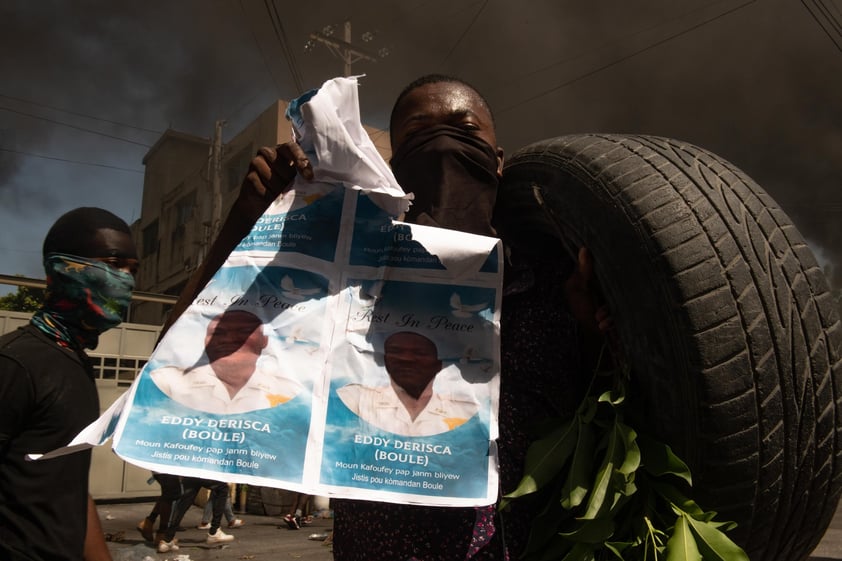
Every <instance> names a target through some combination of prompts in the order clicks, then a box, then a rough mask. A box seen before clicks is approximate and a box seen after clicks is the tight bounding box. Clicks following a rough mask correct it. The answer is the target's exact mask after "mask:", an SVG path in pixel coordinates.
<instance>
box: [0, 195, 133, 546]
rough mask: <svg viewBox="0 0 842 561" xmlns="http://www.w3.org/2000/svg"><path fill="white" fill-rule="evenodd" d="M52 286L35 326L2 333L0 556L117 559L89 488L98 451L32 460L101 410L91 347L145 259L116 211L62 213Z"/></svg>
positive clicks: (50, 268) (49, 241) (115, 320)
mask: <svg viewBox="0 0 842 561" xmlns="http://www.w3.org/2000/svg"><path fill="white" fill-rule="evenodd" d="M43 259H44V269H45V272H46V277H47V291H46V294H45V297H44V302H43V304H42V306H41V308H40V309H39V310H38V311H37V312H35V314H34V315H33V316H32V319H31V321H30V322H29V324H28V325H26V326H24V327H21V328H19V329H18V330H16V331H13V332H11V333H8V334H6V335H4V336H3V337H2V338H0V403H2V404H3V406H2V407H0V559H3V560H5V561H18V560H30V561H46V560H51V561H61V560H67V561H76V560H79V559H85V560H86V561H94V560H96V561H103V560H106V561H107V560H110V559H111V555H110V553H109V551H108V547H107V545H106V543H105V539H104V536H103V532H102V527H101V525H100V521H99V515H98V514H97V511H96V506H95V504H94V502H93V499H92V498H91V496H90V494H89V493H88V471H89V469H90V462H91V451H90V450H86V451H81V452H76V453H73V454H68V455H65V456H60V457H57V458H52V459H48V460H39V461H27V460H26V459H25V456H26V454H30V453H44V452H49V451H51V450H54V449H56V448H59V447H62V446H65V445H66V444H67V443H68V442H70V441H71V440H72V439H73V438H74V437H75V436H76V435H77V434H78V433H79V432H80V431H82V429H84V428H85V427H86V426H88V425H89V424H90V423H91V422H93V421H95V420H96V419H97V417H98V416H99V414H100V408H99V397H98V394H97V389H96V382H95V375H94V371H93V368H92V366H91V363H90V360H89V359H88V356H87V354H86V353H85V349H93V348H95V347H96V346H97V343H98V340H99V336H100V334H102V333H103V332H105V331H107V330H108V329H111V328H112V327H115V326H116V325H118V324H119V323H120V322H121V321H122V320H123V316H124V314H125V311H126V309H127V308H128V306H129V303H130V302H131V297H132V289H133V288H134V274H135V273H136V272H137V267H138V259H137V251H136V249H135V245H134V243H133V242H132V237H131V231H130V230H129V227H128V225H127V224H126V223H125V222H124V221H123V220H122V219H120V218H119V217H117V216H116V215H114V214H113V213H111V212H108V211H107V210H104V209H101V208H95V207H81V208H77V209H74V210H71V211H69V212H67V213H66V214H64V215H62V216H61V217H60V218H59V219H58V220H56V222H55V223H54V224H53V226H52V227H51V228H50V230H49V232H48V233H47V235H46V237H45V239H44V244H43Z"/></svg>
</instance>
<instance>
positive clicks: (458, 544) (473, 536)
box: [163, 75, 611, 561]
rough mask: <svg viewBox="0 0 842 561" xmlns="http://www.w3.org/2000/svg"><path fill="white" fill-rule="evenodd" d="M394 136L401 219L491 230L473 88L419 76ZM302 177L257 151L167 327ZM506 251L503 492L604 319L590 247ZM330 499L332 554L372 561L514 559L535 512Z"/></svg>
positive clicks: (570, 396) (519, 507) (284, 159)
mask: <svg viewBox="0 0 842 561" xmlns="http://www.w3.org/2000/svg"><path fill="white" fill-rule="evenodd" d="M391 140H392V147H393V150H394V152H393V158H392V161H391V164H392V169H393V171H394V172H395V176H396V177H397V179H398V181H399V183H400V184H401V186H402V187H403V188H404V190H405V191H407V192H413V193H414V194H415V202H414V204H413V206H412V207H411V208H410V210H409V211H408V213H407V214H406V216H405V220H406V221H407V222H411V223H416V224H424V225H430V226H438V227H442V228H450V229H455V230H460V231H463V232H469V233H474V234H481V235H492V236H493V235H495V228H494V224H493V219H494V215H495V213H497V212H505V209H496V208H495V200H496V194H497V186H498V182H499V180H500V177H501V174H502V169H503V150H502V148H500V147H499V146H497V138H496V133H495V127H494V119H493V117H492V114H491V110H490V108H489V105H488V103H487V102H486V100H485V99H484V98H483V97H482V95H480V94H479V93H478V92H477V90H476V89H475V88H473V87H472V86H470V85H469V84H467V83H465V82H464V81H462V80H459V79H457V78H453V77H448V76H442V75H429V76H424V77H422V78H419V79H418V80H416V81H414V82H413V83H412V84H410V85H409V86H407V87H406V88H405V89H404V91H403V92H402V93H401V94H400V96H399V97H398V99H397V102H396V103H395V106H394V109H393V111H392V116H391ZM297 173H300V174H302V175H303V176H304V177H305V178H307V179H309V178H312V167H311V166H310V162H309V160H308V159H307V157H306V155H305V154H304V152H303V151H302V150H301V148H300V147H299V146H298V145H297V144H295V143H287V144H283V145H279V146H278V147H276V148H272V147H263V148H260V149H259V151H258V154H257V156H256V157H255V158H254V159H253V160H252V162H251V165H250V167H249V171H248V173H247V175H246V177H245V179H244V180H243V183H242V187H241V190H240V194H239V196H238V198H237V200H236V201H235V203H234V206H233V207H232V210H231V211H230V213H229V215H228V217H227V219H226V221H225V223H224V224H223V226H222V229H221V231H220V235H219V236H218V237H217V239H216V240H215V241H214V243H213V245H212V247H211V249H210V250H209V252H208V254H207V257H206V259H205V262H204V263H203V265H202V267H200V268H199V269H198V271H197V272H196V273H195V274H194V276H193V277H192V278H191V279H190V280H189V281H188V284H187V286H186V287H185V289H184V291H183V292H182V293H181V295H180V297H179V301H178V302H177V303H176V305H175V306H174V309H173V311H172V312H171V314H170V316H169V319H168V322H167V324H166V325H165V326H164V329H163V331H164V332H166V330H167V329H168V328H169V326H171V325H172V323H173V322H174V321H175V320H176V319H177V318H178V316H179V315H180V314H181V313H182V312H183V311H184V310H185V309H186V308H187V306H188V305H189V303H190V302H192V300H193V298H194V297H195V296H196V294H198V292H199V291H200V290H201V289H202V287H203V286H204V285H205V284H206V283H207V282H208V280H210V278H211V277H212V276H213V274H214V273H215V272H216V270H217V269H219V267H220V266H221V265H222V263H223V262H224V261H225V259H226V258H227V256H228V255H229V254H230V252H231V251H232V250H233V248H234V247H235V246H236V244H237V243H239V241H240V240H241V239H242V238H243V236H245V235H246V234H248V232H249V231H250V229H251V227H252V226H253V224H254V223H255V221H256V220H257V219H258V218H259V217H260V215H261V214H262V213H263V211H264V210H265V209H266V208H267V206H268V205H269V203H270V202H271V201H272V200H274V198H275V197H276V196H277V195H279V194H280V193H282V192H283V191H284V190H285V189H286V188H288V186H289V185H290V183H291V182H292V180H293V179H294V177H295V175H296V174H297ZM503 241H504V243H505V241H506V240H505V239H504V240H503ZM509 249H514V248H509ZM507 251H508V250H507ZM508 253H509V258H508V259H507V263H506V267H507V269H506V275H505V278H506V280H505V288H504V300H503V316H502V320H501V322H502V357H501V359H502V377H501V403H500V421H499V422H500V438H499V440H498V443H497V444H498V448H499V455H500V471H501V483H502V491H503V492H504V493H505V492H508V491H511V490H513V489H514V488H515V487H516V485H517V483H518V482H519V481H520V478H521V476H522V472H523V467H524V461H525V456H526V450H527V448H528V447H529V444H530V437H529V427H530V426H532V424H533V423H535V422H536V421H540V420H541V419H544V418H548V417H552V416H558V415H566V416H569V415H571V414H572V413H573V412H574V411H575V409H576V407H577V405H578V404H579V402H580V401H581V398H582V397H583V395H584V392H585V387H586V384H587V381H588V380H589V379H590V375H591V368H592V366H593V364H592V363H591V362H590V361H589V360H587V359H586V358H585V357H586V356H587V354H586V353H585V352H584V351H583V349H586V348H589V347H590V346H591V344H593V343H594V342H596V343H598V342H599V339H600V338H601V336H602V335H601V330H602V331H605V330H607V329H609V328H610V326H611V320H610V317H608V316H607V314H606V312H605V310H599V311H598V310H597V308H596V306H595V305H594V302H595V296H594V294H592V292H591V290H590V288H591V287H592V286H593V279H592V278H591V277H592V270H593V269H592V264H591V262H590V256H589V254H588V253H587V252H586V251H581V252H580V253H579V262H578V263H576V262H575V260H573V259H571V258H569V257H568V256H566V255H564V254H562V252H554V253H553V254H551V255H546V256H545V258H544V259H526V258H525V257H524V255H523V254H521V253H519V252H517V251H508ZM574 314H575V317H574ZM583 334H588V336H587V337H583ZM334 503H335V506H334V512H335V518H336V519H335V526H334V538H333V539H334V541H333V547H334V556H335V559H337V561H353V560H358V559H359V560H363V559H365V560H367V559H371V557H372V555H374V554H375V553H376V554H378V555H382V554H386V552H388V555H389V556H390V558H394V559H407V558H416V559H420V560H424V561H434V560H442V561H444V560H452V559H463V558H468V557H471V558H472V559H492V558H493V559H501V558H504V555H507V556H508V557H509V558H512V559H514V558H517V557H518V555H519V554H520V553H521V552H522V551H523V549H524V548H525V545H526V540H527V538H528V534H529V529H530V523H531V521H532V518H533V517H534V516H535V514H537V513H536V512H534V509H535V508H536V507H535V506H534V504H532V503H530V501H522V502H519V503H520V504H516V505H513V510H512V512H511V514H509V515H507V516H506V517H505V519H504V520H502V521H501V520H500V518H499V514H498V513H497V511H496V506H495V505H489V506H487V507H483V508H461V507H458V508H444V507H426V506H417V505H400V504H391V503H380V502H374V501H359V500H335V501H334ZM501 524H504V525H505V530H503V529H502V528H501ZM503 535H505V540H504V539H503Z"/></svg>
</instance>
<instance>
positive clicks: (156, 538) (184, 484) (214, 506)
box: [137, 473, 234, 553]
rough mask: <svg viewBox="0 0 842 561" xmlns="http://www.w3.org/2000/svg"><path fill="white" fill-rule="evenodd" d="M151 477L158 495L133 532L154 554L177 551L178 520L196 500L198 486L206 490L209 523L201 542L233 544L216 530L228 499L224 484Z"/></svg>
mask: <svg viewBox="0 0 842 561" xmlns="http://www.w3.org/2000/svg"><path fill="white" fill-rule="evenodd" d="M153 477H154V478H155V480H156V481H157V482H158V484H159V485H160V486H161V496H160V497H159V498H158V500H157V501H156V502H155V506H154V507H152V511H151V512H150V513H149V514H148V515H147V516H146V517H145V518H144V519H143V520H141V521H140V522H138V524H137V530H138V531H139V532H140V534H141V535H142V536H143V538H144V539H145V540H147V541H151V542H154V543H155V549H156V550H157V551H158V553H169V552H171V551H178V550H179V548H180V547H181V546H179V545H178V539H177V538H176V537H175V535H176V533H177V532H178V529H179V525H180V524H181V520H182V519H183V518H184V515H185V514H186V513H187V510H188V509H189V508H190V505H192V504H193V501H194V500H195V499H196V495H198V494H199V491H200V490H201V488H202V487H205V488H207V489H210V492H211V494H210V498H209V499H208V503H209V504H211V512H212V515H211V518H210V524H209V525H208V527H207V530H208V535H207V538H205V542H206V543H208V544H209V545H217V544H222V543H227V542H231V541H234V536H232V535H231V534H226V533H225V532H223V531H222V528H220V527H219V526H220V524H221V522H222V515H223V512H224V510H225V501H226V500H228V499H229V498H230V496H229V494H228V484H227V483H224V482H222V481H213V480H209V479H199V478H198V477H184V476H181V475H172V474H169V473H153ZM158 517H160V521H159V522H158V531H157V532H155V519H156V518H158Z"/></svg>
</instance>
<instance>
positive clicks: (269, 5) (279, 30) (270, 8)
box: [263, 0, 304, 94]
mask: <svg viewBox="0 0 842 561" xmlns="http://www.w3.org/2000/svg"><path fill="white" fill-rule="evenodd" d="M263 4H264V5H265V6H266V11H267V12H268V13H269V20H270V21H271V22H272V28H273V29H274V30H275V37H276V38H277V39H278V43H279V44H280V46H281V52H282V53H283V55H284V59H285V60H286V61H287V67H289V73H290V75H291V76H292V81H293V82H294V83H295V88H296V90H297V92H298V94H302V93H304V81H303V80H302V79H301V73H300V72H299V71H298V65H297V64H296V63H295V57H294V56H293V54H292V51H290V49H289V45H288V44H287V37H286V32H285V31H284V24H283V22H282V21H281V16H280V14H278V8H277V7H276V6H275V3H274V1H273V0H263Z"/></svg>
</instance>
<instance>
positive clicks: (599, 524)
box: [559, 518, 614, 544]
mask: <svg viewBox="0 0 842 561" xmlns="http://www.w3.org/2000/svg"><path fill="white" fill-rule="evenodd" d="M559 534H560V535H561V536H563V537H565V538H567V539H569V540H570V541H573V542H583V543H590V544H601V543H603V542H605V541H606V540H608V539H609V538H610V537H611V536H612V535H613V534H614V522H613V521H612V520H610V519H606V518H597V519H596V520H581V521H578V522H576V528H575V529H574V530H571V531H569V532H560V533H559Z"/></svg>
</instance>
